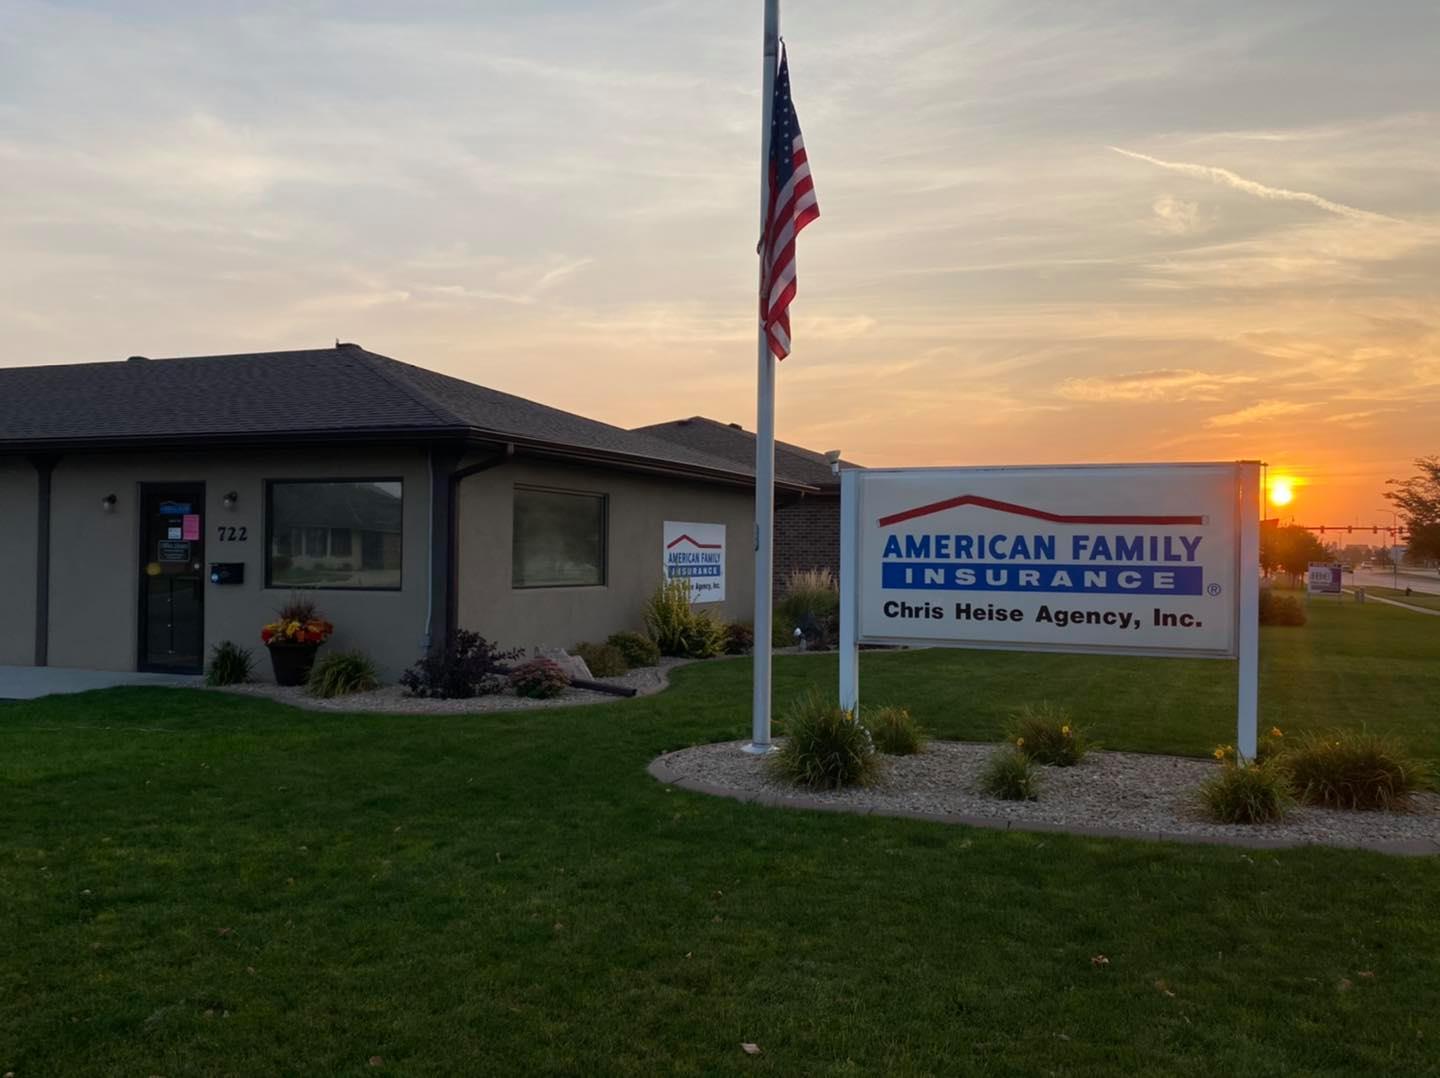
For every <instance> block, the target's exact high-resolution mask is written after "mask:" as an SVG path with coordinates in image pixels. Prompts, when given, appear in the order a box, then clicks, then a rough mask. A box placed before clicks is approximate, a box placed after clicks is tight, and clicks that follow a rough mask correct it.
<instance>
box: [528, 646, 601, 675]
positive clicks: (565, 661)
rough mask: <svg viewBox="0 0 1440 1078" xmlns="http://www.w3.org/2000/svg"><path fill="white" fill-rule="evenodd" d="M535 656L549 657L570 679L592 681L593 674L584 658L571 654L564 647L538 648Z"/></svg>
mask: <svg viewBox="0 0 1440 1078" xmlns="http://www.w3.org/2000/svg"><path fill="white" fill-rule="evenodd" d="M535 654H536V656H537V657H538V658H541V659H549V660H550V661H551V662H553V663H555V665H557V666H558V667H560V669H561V670H564V671H565V673H567V674H569V675H570V680H571V681H594V680H595V675H594V674H592V673H590V667H588V666H586V665H585V660H584V659H582V658H580V656H578V655H571V654H570V653H569V652H568V651H566V650H565V649H564V648H538V649H536V652H535Z"/></svg>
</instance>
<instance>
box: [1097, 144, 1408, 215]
mask: <svg viewBox="0 0 1440 1078" xmlns="http://www.w3.org/2000/svg"><path fill="white" fill-rule="evenodd" d="M1110 149H1111V150H1113V151H1115V152H1116V153H1118V154H1123V155H1124V156H1125V157H1133V158H1134V159H1135V160H1136V161H1144V162H1146V163H1148V164H1151V165H1154V166H1156V167H1157V168H1163V169H1168V170H1169V171H1171V172H1178V173H1180V175H1182V176H1193V177H1194V178H1195V179H1197V180H1209V181H1210V182H1211V183H1218V184H1220V185H1221V186H1223V187H1229V188H1232V189H1234V190H1236V191H1243V192H1245V193H1246V194H1247V195H1254V196H1255V197H1256V198H1264V199H1272V200H1275V201H1279V202H1305V203H1308V204H1309V205H1311V206H1316V207H1318V208H1319V209H1322V210H1324V211H1325V212H1326V213H1333V214H1336V215H1338V216H1340V217H1352V218H1355V219H1357V220H1362V221H1393V220H1395V219H1394V218H1393V217H1386V216H1385V215H1384V214H1382V213H1372V212H1371V211H1369V210H1361V209H1356V208H1355V207H1354V206H1346V205H1345V204H1344V203H1341V202H1332V201H1331V200H1330V199H1328V198H1322V197H1321V196H1319V195H1314V194H1311V193H1310V192H1309V191H1291V190H1288V189H1286V188H1284V187H1270V186H1268V185H1266V184H1263V183H1260V182H1258V181H1256V180H1247V179H1246V178H1245V177H1244V176H1239V175H1236V174H1235V173H1233V172H1231V171H1230V170H1229V169H1228V168H1217V167H1216V166H1214V165H1194V164H1190V163H1188V162H1185V161H1162V160H1160V158H1158V157H1151V156H1150V155H1149V154H1145V153H1136V152H1135V151H1134V150H1124V149H1121V148H1120V147H1119V146H1111V147H1110Z"/></svg>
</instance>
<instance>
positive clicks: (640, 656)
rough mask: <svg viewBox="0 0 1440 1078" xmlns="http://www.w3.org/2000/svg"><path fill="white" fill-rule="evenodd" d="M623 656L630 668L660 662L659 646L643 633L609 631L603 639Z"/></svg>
mask: <svg viewBox="0 0 1440 1078" xmlns="http://www.w3.org/2000/svg"><path fill="white" fill-rule="evenodd" d="M605 643H607V644H609V645H610V646H611V647H612V648H615V649H616V650H617V651H619V652H620V654H621V655H623V656H624V657H625V665H626V666H628V667H629V668H630V669H631V670H634V669H636V668H637V667H641V666H656V665H658V664H659V662H660V646H659V645H658V644H656V643H655V641H653V640H651V639H650V638H649V637H648V636H646V635H645V634H644V633H633V632H629V631H628V630H627V631H625V632H619V633H611V634H610V638H609V639H608V640H606V641H605Z"/></svg>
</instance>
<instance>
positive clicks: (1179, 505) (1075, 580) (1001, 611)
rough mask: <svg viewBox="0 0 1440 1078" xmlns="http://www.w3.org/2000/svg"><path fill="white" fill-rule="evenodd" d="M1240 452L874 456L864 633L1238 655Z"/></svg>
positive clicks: (875, 638) (863, 505) (867, 637)
mask: <svg viewBox="0 0 1440 1078" xmlns="http://www.w3.org/2000/svg"><path fill="white" fill-rule="evenodd" d="M1236 491H1237V470H1236V465H1234V464H1185V465H1114V466H1096V467H1053V468H921V469H906V470H894V471H884V470H868V469H867V470H865V471H863V472H860V473H859V475H858V477H857V479H856V481H855V496H856V499H857V502H858V504H857V505H856V507H855V508H856V510H857V512H858V521H857V523H858V534H857V536H856V539H857V543H856V561H857V565H856V568H857V575H858V580H857V581H856V582H855V583H856V585H857V596H858V601H859V610H858V637H859V640H860V641H862V642H866V643H892V644H893V643H924V644H948V645H953V646H959V647H979V648H1009V649H1014V650H1022V651H1082V652H1122V653H1126V654H1148V655H1182V656H1207V657H1212V658H1233V657H1234V656H1235V654H1236V648H1237V640H1238V634H1237V621H1238V619H1237V609H1238V607H1237V599H1238V595H1239V588H1238V583H1239V576H1238V569H1237V566H1238V559H1237V547H1238V542H1239V528H1238V525H1239V515H1238V508H1239V506H1238V502H1237V495H1236Z"/></svg>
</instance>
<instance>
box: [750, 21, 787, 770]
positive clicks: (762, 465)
mask: <svg viewBox="0 0 1440 1078" xmlns="http://www.w3.org/2000/svg"><path fill="white" fill-rule="evenodd" d="M779 58H780V0H765V49H764V62H763V65H762V76H761V91H760V102H761V104H760V234H761V235H762V236H763V235H764V234H765V226H766V224H767V218H768V216H769V210H770V112H771V109H772V107H773V106H774V100H775V68H776V65H777V64H778V62H779ZM759 263H760V266H759V274H760V282H759V289H763V288H764V287H765V252H764V251H763V249H762V250H761V252H760V257H759ZM757 295H758V296H759V302H758V303H757V304H756V311H757V318H758V321H759V325H758V336H759V357H758V360H759V367H758V371H757V379H756V405H755V648H754V652H755V676H754V685H753V689H754V696H753V699H752V701H751V727H750V742H749V744H747V745H746V746H745V751H746V752H751V753H756V754H761V753H766V752H769V751H770V750H771V749H772V748H773V746H772V745H771V743H770V663H771V651H772V643H771V639H770V637H771V630H772V620H773V619H772V614H773V602H774V599H773V596H774V583H773V578H774V572H775V550H774V540H775V357H774V356H772V355H771V354H770V342H769V340H768V339H767V337H766V335H765V316H764V303H765V297H764V296H763V295H760V294H759V290H758V289H757Z"/></svg>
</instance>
